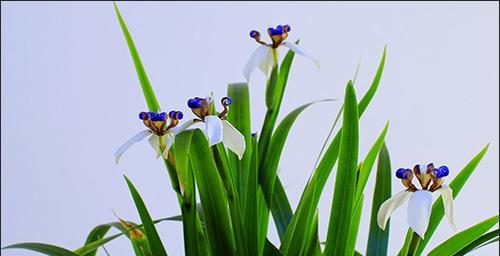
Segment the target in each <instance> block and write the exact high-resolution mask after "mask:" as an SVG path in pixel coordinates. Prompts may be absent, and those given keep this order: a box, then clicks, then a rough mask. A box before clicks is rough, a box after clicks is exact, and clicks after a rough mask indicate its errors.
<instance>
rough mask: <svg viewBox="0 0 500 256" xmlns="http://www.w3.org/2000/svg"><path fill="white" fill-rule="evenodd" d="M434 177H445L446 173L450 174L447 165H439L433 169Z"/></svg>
mask: <svg viewBox="0 0 500 256" xmlns="http://www.w3.org/2000/svg"><path fill="white" fill-rule="evenodd" d="M434 173H435V175H436V177H438V178H443V177H446V176H448V174H450V170H449V169H448V167H446V166H444V165H443V166H440V167H439V168H437V169H436V170H435V171H434Z"/></svg>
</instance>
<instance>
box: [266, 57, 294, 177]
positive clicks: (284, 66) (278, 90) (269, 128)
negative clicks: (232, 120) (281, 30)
mask: <svg viewBox="0 0 500 256" xmlns="http://www.w3.org/2000/svg"><path fill="white" fill-rule="evenodd" d="M294 56H295V53H294V52H293V51H288V52H287V54H286V55H285V58H284V59H283V61H282V63H281V66H280V69H279V73H278V75H277V77H278V79H276V74H275V76H273V72H277V69H276V70H274V69H273V72H272V73H271V77H270V78H269V81H268V86H269V85H270V86H273V87H274V88H273V89H272V92H273V93H272V94H273V95H271V96H269V97H268V96H267V94H270V93H269V92H268V91H269V90H268V89H266V105H267V112H266V116H265V117H264V124H263V125H262V130H261V133H260V136H259V159H264V156H265V155H266V154H267V149H268V146H269V141H270V140H271V135H272V134H273V131H274V125H275V124H276V120H277V118H278V114H279V110H280V107H281V102H282V100H283V95H284V93H285V88H286V84H287V81H288V74H289V73H290V68H291V66H292V62H293V58H294ZM268 88H269V87H268ZM268 98H269V100H268ZM259 169H260V166H259Z"/></svg>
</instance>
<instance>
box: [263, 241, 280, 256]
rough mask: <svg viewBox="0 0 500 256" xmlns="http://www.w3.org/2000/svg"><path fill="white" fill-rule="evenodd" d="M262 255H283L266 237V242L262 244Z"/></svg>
mask: <svg viewBox="0 0 500 256" xmlns="http://www.w3.org/2000/svg"><path fill="white" fill-rule="evenodd" d="M264 255H266V256H283V254H282V253H281V252H280V250H278V248H276V246H274V244H273V243H271V241H269V240H268V239H267V238H266V242H265V245H264Z"/></svg>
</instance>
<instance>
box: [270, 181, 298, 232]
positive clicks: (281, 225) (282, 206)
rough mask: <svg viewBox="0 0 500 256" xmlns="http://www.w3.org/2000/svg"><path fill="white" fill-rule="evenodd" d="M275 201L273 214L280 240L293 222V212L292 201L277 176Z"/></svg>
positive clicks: (272, 204) (272, 206)
mask: <svg viewBox="0 0 500 256" xmlns="http://www.w3.org/2000/svg"><path fill="white" fill-rule="evenodd" d="M273 191H274V193H273V201H272V203H271V213H272V215H273V219H274V224H275V225H276V230H277V231H278V235H279V237H280V239H283V237H284V236H285V231H286V228H287V227H288V224H289V223H290V221H291V220H292V216H293V212H292V206H291V205H290V201H289V200H288V197H287V195H286V192H285V188H284V187H283V184H282V183H281V180H280V178H279V176H276V181H275V182H274V190H273Z"/></svg>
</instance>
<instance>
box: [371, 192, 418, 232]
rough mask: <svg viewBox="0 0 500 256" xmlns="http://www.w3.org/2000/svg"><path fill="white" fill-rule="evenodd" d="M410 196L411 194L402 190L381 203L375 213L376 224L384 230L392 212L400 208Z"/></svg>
mask: <svg viewBox="0 0 500 256" xmlns="http://www.w3.org/2000/svg"><path fill="white" fill-rule="evenodd" d="M411 194H412V192H409V191H406V190H404V191H401V192H399V193H397V194H396V195H394V196H392V197H391V198H389V199H387V200H386V201H385V202H384V203H382V205H381V206H380V208H379V210H378V213H377V223H378V226H379V227H380V228H381V229H385V225H386V224H387V220H389V218H390V217H391V215H392V212H393V211H394V210H396V208H398V207H399V206H401V205H402V204H403V203H404V202H405V201H406V200H407V199H408V197H410V196H411Z"/></svg>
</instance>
